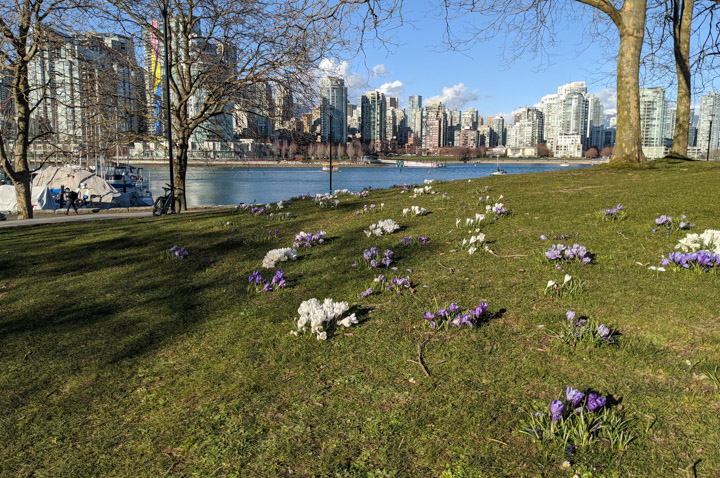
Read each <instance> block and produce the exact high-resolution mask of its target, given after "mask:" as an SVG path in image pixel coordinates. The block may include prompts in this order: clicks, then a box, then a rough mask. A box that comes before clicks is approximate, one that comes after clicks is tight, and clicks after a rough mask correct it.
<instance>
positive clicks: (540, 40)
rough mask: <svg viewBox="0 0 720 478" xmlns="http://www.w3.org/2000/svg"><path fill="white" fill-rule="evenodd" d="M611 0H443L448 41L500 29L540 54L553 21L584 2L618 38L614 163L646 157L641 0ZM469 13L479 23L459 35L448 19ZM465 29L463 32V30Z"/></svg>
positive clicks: (463, 41) (519, 48) (571, 14)
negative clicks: (642, 129)
mask: <svg viewBox="0 0 720 478" xmlns="http://www.w3.org/2000/svg"><path fill="white" fill-rule="evenodd" d="M616 3H619V2H614V1H611V0H445V1H444V6H445V8H446V13H447V15H446V18H447V25H448V27H447V31H446V39H447V40H448V42H449V43H450V45H452V46H454V47H457V48H461V47H462V46H467V45H469V44H474V43H476V42H478V41H481V40H483V39H485V38H488V37H493V36H496V35H498V34H505V35H506V36H507V37H508V38H509V39H510V41H511V43H510V44H509V45H508V47H509V48H510V49H511V50H512V51H513V52H514V53H515V54H516V55H518V56H519V55H523V54H535V55H543V54H544V53H545V52H546V48H548V47H549V46H553V45H555V43H556V40H555V30H556V28H557V25H558V24H560V23H561V22H562V21H563V20H565V21H567V18H572V19H573V20H574V19H577V18H581V15H582V12H576V11H573V5H574V4H575V5H577V4H581V5H583V6H589V7H591V9H592V12H593V13H595V15H593V16H592V18H593V19H594V20H596V21H598V22H602V23H603V24H612V25H613V26H614V27H615V30H616V31H617V33H618V35H619V39H620V43H619V48H618V55H617V109H618V115H617V132H616V143H615V154H614V155H613V158H612V161H613V162H616V163H640V162H644V161H645V155H644V154H643V152H642V144H641V141H640V79H639V73H640V54H641V51H642V47H643V39H644V35H645V21H646V14H647V12H646V2H644V1H643V2H640V1H632V0H625V1H623V2H620V3H622V5H621V6H619V7H616V6H615V4H616ZM468 14H478V15H479V18H480V20H479V22H480V23H481V24H480V25H478V26H477V27H476V28H475V29H473V30H472V31H471V33H470V35H469V36H463V37H458V36H456V35H455V34H454V33H453V31H452V29H451V26H450V25H451V23H452V22H453V21H455V20H459V19H460V18H461V17H464V16H466V15H468ZM465 32H466V30H464V31H463V33H462V34H463V35H466V33H465Z"/></svg>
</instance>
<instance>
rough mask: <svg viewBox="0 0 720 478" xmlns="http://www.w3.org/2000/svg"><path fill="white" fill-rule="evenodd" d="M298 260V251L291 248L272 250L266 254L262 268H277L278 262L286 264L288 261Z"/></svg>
mask: <svg viewBox="0 0 720 478" xmlns="http://www.w3.org/2000/svg"><path fill="white" fill-rule="evenodd" d="M296 259H297V250H295V249H291V248H289V247H284V248H282V249H272V250H270V251H268V252H267V254H265V258H264V259H263V261H262V266H263V267H264V268H266V269H270V268H272V267H275V264H277V263H278V262H285V261H287V260H291V261H294V260H296Z"/></svg>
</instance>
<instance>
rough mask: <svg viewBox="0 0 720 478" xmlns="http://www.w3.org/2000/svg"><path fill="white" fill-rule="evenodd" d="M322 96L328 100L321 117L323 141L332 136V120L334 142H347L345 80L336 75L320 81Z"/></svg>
mask: <svg viewBox="0 0 720 478" xmlns="http://www.w3.org/2000/svg"><path fill="white" fill-rule="evenodd" d="M320 96H321V97H322V98H323V99H324V100H325V101H326V109H325V110H324V115H323V117H322V118H321V133H320V134H321V135H322V140H323V141H328V140H329V138H330V122H331V121H332V142H333V143H343V144H344V143H346V142H347V88H346V87H345V80H343V79H342V78H338V77H335V76H327V77H325V78H323V79H322V81H321V83H320Z"/></svg>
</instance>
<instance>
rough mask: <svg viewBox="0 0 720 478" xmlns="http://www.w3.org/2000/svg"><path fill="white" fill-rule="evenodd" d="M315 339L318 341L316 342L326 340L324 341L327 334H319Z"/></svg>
mask: <svg viewBox="0 0 720 478" xmlns="http://www.w3.org/2000/svg"><path fill="white" fill-rule="evenodd" d="M317 339H318V340H326V339H327V332H320V333H319V334H317Z"/></svg>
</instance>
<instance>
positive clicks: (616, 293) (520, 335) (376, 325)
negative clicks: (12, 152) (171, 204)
mask: <svg viewBox="0 0 720 478" xmlns="http://www.w3.org/2000/svg"><path fill="white" fill-rule="evenodd" d="M718 180H720V165H717V164H704V163H687V162H680V161H675V162H671V161H659V162H655V163H652V164H649V165H646V166H644V167H641V168H630V169H617V168H611V167H605V166H604V167H594V168H590V169H584V170H573V171H561V172H555V173H542V174H529V175H511V176H504V177H494V178H481V179H474V180H472V182H468V181H458V182H457V183H455V182H444V183H439V182H436V183H434V184H433V188H434V189H435V190H436V191H437V192H438V193H440V194H441V193H446V194H447V195H448V199H446V200H442V199H441V198H440V194H437V195H426V196H420V197H417V198H410V195H411V194H412V193H404V194H400V190H399V189H393V190H386V191H372V192H370V194H369V196H368V197H367V198H366V199H358V198H355V197H348V196H345V197H343V198H342V202H341V203H340V205H339V206H338V208H337V209H321V208H319V207H318V206H317V205H315V204H314V203H313V202H312V201H311V200H297V201H292V202H289V203H286V207H285V209H284V211H290V212H291V213H292V219H291V220H289V221H270V220H269V219H268V218H266V217H259V218H253V217H250V216H249V215H247V214H238V213H235V212H233V211H220V212H212V213H204V214H192V215H190V214H188V215H182V216H177V217H167V218H152V219H150V218H148V219H140V220H128V221H125V220H113V221H107V222H95V223H76V224H56V225H50V226H37V227H27V228H19V229H14V228H13V229H4V230H1V231H0V390H2V393H0V409H2V411H3V413H2V414H1V415H0V476H63V477H64V476H129V477H136V476H162V475H167V476H289V475H291V474H292V475H293V476H333V477H351V476H362V477H368V476H371V477H381V476H382V477H385V476H443V477H446V478H449V477H466V476H473V477H474V476H482V477H496V476H572V475H573V473H575V472H577V471H581V470H584V471H590V472H592V475H591V476H593V477H596V476H686V471H685V470H686V469H687V470H689V472H690V475H688V476H692V472H693V470H694V471H695V472H696V474H697V476H715V475H718V474H720V455H718V453H717V450H718V446H720V435H719V434H718V433H717V430H718V429H720V413H719V412H720V402H719V400H718V397H719V395H718V388H717V367H718V366H720V347H718V345H719V344H720V312H719V311H718V291H719V290H720V274H717V273H713V274H708V273H705V274H701V273H694V272H688V271H684V272H672V271H668V272H664V273H662V272H659V273H658V272H652V271H649V270H647V268H646V267H644V266H641V265H638V264H637V263H638V262H639V263H641V264H646V265H647V264H650V265H658V263H659V260H660V258H661V256H662V255H663V254H665V253H667V252H670V251H671V250H672V249H673V246H674V245H675V243H676V242H677V240H678V239H679V238H681V237H683V236H684V232H675V233H673V235H671V236H670V237H667V236H665V234H663V233H657V234H652V233H651V232H650V230H651V229H652V227H653V225H654V222H653V219H654V218H655V217H657V216H659V215H660V214H669V215H673V216H675V215H679V214H681V213H685V214H687V215H688V216H689V218H690V220H691V221H692V222H694V223H695V224H696V225H697V226H696V228H695V229H694V231H695V232H702V230H704V229H706V228H713V229H719V228H720V216H719V215H718V206H719V205H720V200H719V199H718V193H717V187H716V186H715V185H716V184H717V183H718ZM483 186H489V187H490V191H489V193H488V194H491V195H492V196H494V197H496V196H498V195H500V194H503V195H504V196H505V198H504V199H503V202H504V203H505V205H506V207H508V209H510V211H511V215H510V216H508V217H504V218H500V219H499V220H498V221H492V218H490V220H486V221H485V223H484V224H483V225H482V232H484V233H485V234H486V235H487V240H488V241H489V246H490V248H491V249H492V250H493V251H494V252H495V253H496V254H497V255H498V257H496V256H493V255H490V254H488V253H487V252H483V251H478V252H477V253H475V254H474V255H472V256H470V255H468V254H467V252H466V251H464V250H461V249H460V248H459V243H460V242H461V241H462V238H463V237H469V234H468V233H467V232H465V231H464V230H463V231H456V230H455V219H456V218H462V219H463V221H464V219H465V218H466V217H474V215H475V212H483V211H482V209H484V208H482V207H480V206H477V197H478V194H475V193H474V191H479V190H480V189H481V188H482V187H483ZM371 203H374V204H378V205H379V204H380V203H385V206H384V210H383V211H382V212H377V213H371V214H364V215H359V216H355V215H354V214H353V213H354V211H355V210H357V209H362V205H363V204H371ZM617 203H621V204H622V205H623V206H624V207H625V210H626V211H627V219H625V220H623V221H619V222H602V221H600V220H599V219H598V217H597V215H596V213H597V212H598V211H599V210H601V209H603V208H606V207H611V206H614V205H615V204H617ZM411 205H418V206H421V207H425V208H427V209H428V211H429V212H430V214H429V215H427V216H423V217H412V218H411V217H407V218H403V217H402V215H401V211H402V208H403V207H409V206H411ZM386 218H392V219H394V220H395V221H397V222H398V223H399V224H401V225H402V226H403V228H404V229H403V230H402V231H399V232H397V233H395V234H393V235H390V236H382V237H378V238H367V237H365V235H364V234H363V233H362V230H363V229H366V228H367V227H368V226H369V225H370V224H371V223H374V222H377V221H378V220H380V219H386ZM226 221H230V223H231V225H230V226H225V225H224V224H225V222H226ZM233 228H237V230H236V231H233ZM275 228H278V229H280V236H279V237H278V238H276V239H271V240H258V239H255V238H254V235H255V234H260V235H261V236H263V237H264V236H265V235H266V234H267V232H268V231H271V230H272V231H274V230H275ZM318 229H323V230H325V231H327V233H328V236H327V237H329V238H330V240H329V241H328V242H327V243H326V244H324V245H321V246H317V247H314V248H312V249H303V250H300V251H299V254H300V257H299V259H298V260H297V261H296V262H293V263H282V264H281V267H282V269H283V270H284V271H285V272H286V276H287V279H288V283H289V286H288V288H287V289H284V290H280V291H277V292H273V293H270V294H255V293H250V292H248V289H247V277H248V275H249V274H250V273H251V272H252V271H253V270H256V269H257V270H261V269H260V263H261V261H262V258H263V257H264V255H265V253H266V252H267V251H268V250H270V249H273V248H279V247H288V246H290V245H291V243H292V238H293V236H294V234H295V233H297V232H299V231H301V230H304V231H311V232H315V231H317V230H318ZM418 234H421V235H426V236H429V237H430V239H431V243H430V245H428V246H425V247H421V246H414V247H409V248H403V247H401V246H400V245H399V244H400V239H401V238H402V236H403V235H412V236H417V235H418ZM540 234H546V235H547V236H548V237H550V238H552V236H553V235H560V234H566V235H571V236H572V238H571V239H569V240H566V241H552V240H548V241H540V240H538V236H539V235H540ZM552 242H565V243H566V244H568V243H570V244H571V243H572V242H578V243H580V244H583V245H585V246H586V247H587V248H588V250H589V251H590V252H591V253H593V254H595V260H594V263H593V264H592V265H588V266H583V265H581V264H569V265H567V266H566V267H565V268H564V270H563V271H558V270H555V269H554V267H553V265H552V264H549V263H548V262H547V261H546V260H545V259H544V257H543V252H544V251H545V250H546V249H547V248H548V247H550V244H551V243H552ZM173 245H179V246H184V247H185V248H186V249H187V250H189V251H190V257H189V258H188V259H185V260H177V259H169V258H167V257H166V255H165V251H166V250H167V249H168V248H169V247H171V246H173ZM373 245H374V246H377V247H378V248H381V249H384V248H390V249H392V250H393V251H395V257H396V261H397V265H398V267H399V270H398V273H400V272H403V275H405V274H407V273H406V272H404V271H405V270H406V269H408V268H411V269H413V272H412V273H411V274H409V275H410V276H411V279H412V282H413V285H414V287H415V290H416V293H415V294H411V293H408V292H405V293H404V294H403V295H401V296H393V295H391V294H382V295H371V296H369V297H368V298H367V299H360V296H359V294H360V292H362V291H363V290H365V289H366V288H367V287H368V286H369V285H371V283H372V279H373V277H375V276H376V275H377V273H378V272H377V271H373V270H369V269H367V268H366V267H365V266H364V265H362V262H363V261H362V250H363V249H365V248H368V247H370V246H373ZM503 256H505V257H503ZM507 256H511V257H507ZM354 261H358V263H359V265H358V267H352V263H353V262H354ZM262 272H263V275H265V276H266V275H268V274H267V273H266V272H267V271H264V270H262ZM272 272H274V271H271V273H270V275H271V274H272ZM566 272H567V273H569V274H571V275H573V276H574V277H577V278H579V279H581V280H582V281H583V282H584V283H585V287H584V290H583V292H582V293H580V294H576V295H574V296H571V297H568V298H565V299H557V298H553V297H551V296H546V295H544V294H543V289H544V287H545V285H546V283H547V281H548V280H549V279H554V280H556V281H562V278H563V275H564V274H565V273H566ZM424 286H427V288H425V287H424ZM311 297H316V298H318V299H320V300H322V299H323V298H325V297H331V298H333V299H334V300H346V301H348V302H349V303H350V305H351V307H353V306H354V307H356V308H357V309H358V310H360V311H361V314H360V324H359V325H357V326H355V327H353V328H350V329H347V330H345V329H344V330H340V331H336V332H335V333H334V334H331V335H330V336H329V337H328V340H327V341H325V342H319V341H317V340H315V339H314V338H313V337H312V336H310V335H305V336H302V335H301V336H300V337H294V336H292V335H290V333H289V332H290V331H291V330H292V329H293V321H292V319H293V317H294V316H296V315H297V308H298V306H299V305H300V303H301V302H302V301H303V300H306V299H309V298H311ZM483 300H484V301H487V302H488V303H489V309H488V312H489V314H490V319H489V320H488V321H487V322H486V323H484V324H483V325H482V326H480V327H477V328H474V329H461V330H452V329H451V330H438V331H433V330H431V329H428V328H426V327H425V325H424V322H425V321H424V320H423V317H422V315H423V312H424V311H425V310H433V311H434V310H437V308H438V307H437V306H438V305H440V306H442V305H447V304H449V302H451V301H454V302H458V303H459V304H460V305H461V306H463V307H471V306H474V305H477V303H479V302H480V301H483ZM568 309H573V310H576V311H577V312H578V314H582V315H586V316H588V317H589V318H591V319H595V320H597V321H599V322H604V323H606V324H607V325H608V326H609V327H610V328H611V329H613V330H614V331H617V332H619V333H620V334H622V335H621V340H620V341H619V344H620V345H619V346H618V347H597V348H596V347H594V346H592V345H585V344H578V345H575V346H573V345H569V344H566V343H563V342H562V341H561V340H558V339H557V338H554V337H552V334H551V333H549V332H550V329H552V328H555V329H556V328H557V327H558V326H559V325H560V324H561V323H562V321H563V320H564V316H565V312H566V311H567V310H568ZM426 339H429V340H428V342H427V343H426V344H425V346H424V347H423V360H424V362H425V363H426V364H427V367H428V369H429V371H430V373H431V377H426V376H425V375H424V373H423V371H422V370H421V368H420V367H419V366H418V365H417V364H415V363H412V362H409V360H416V359H417V355H418V352H417V346H418V344H421V343H422V342H424V341H425V340H426ZM688 360H689V361H690V365H688V364H687V363H686V361H688ZM713 377H715V378H713ZM410 379H414V381H415V382H416V383H414V384H413V383H411V381H410ZM567 385H572V386H573V387H575V388H579V389H583V390H587V389H590V388H592V389H595V390H597V391H599V392H601V393H603V394H608V395H610V396H611V397H612V398H613V400H615V401H617V402H618V403H619V405H617V406H618V407H621V411H622V414H623V415H624V417H625V418H629V419H630V432H631V433H632V435H633V436H635V439H634V440H633V441H632V442H631V443H630V445H629V446H628V447H627V449H626V450H624V451H620V452H618V451H613V450H611V449H610V448H609V447H608V446H603V445H602V444H598V443H595V444H594V445H592V446H586V447H579V448H578V451H577V453H576V454H575V455H574V456H573V457H572V459H571V461H572V462H573V463H572V466H571V467H570V468H569V469H567V470H565V469H563V468H562V467H561V464H562V463H563V461H565V460H566V459H568V458H567V456H566V454H565V451H564V450H563V449H562V447H559V446H557V445H553V444H546V443H541V442H536V441H534V440H533V439H532V438H531V437H529V436H527V435H525V434H523V433H520V431H519V430H520V426H521V424H522V423H523V422H524V421H525V420H526V419H527V418H528V416H529V414H530V413H531V412H533V411H535V410H537V409H540V408H542V409H544V410H545V411H547V410H548V407H549V403H550V401H551V400H553V399H556V398H560V397H561V395H560V394H561V393H563V392H564V389H565V386H567ZM693 464H695V466H694V468H693ZM588 476H589V475H588Z"/></svg>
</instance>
